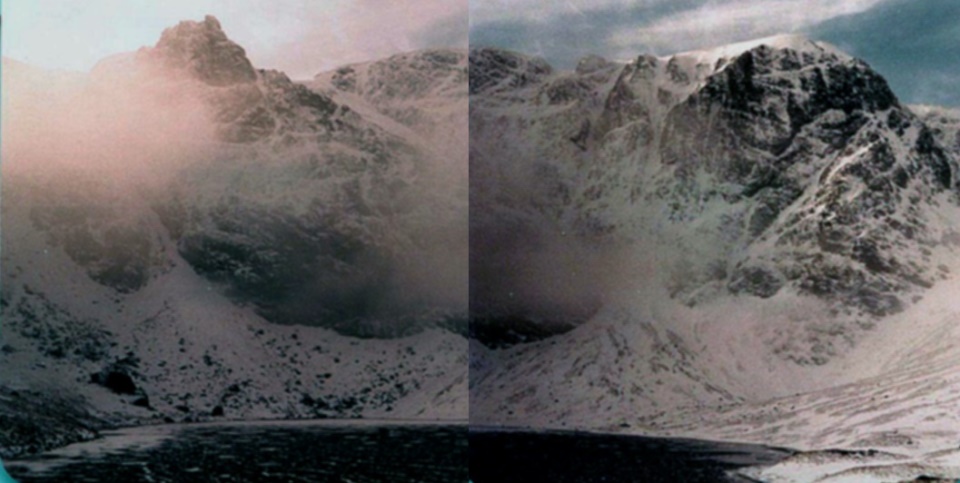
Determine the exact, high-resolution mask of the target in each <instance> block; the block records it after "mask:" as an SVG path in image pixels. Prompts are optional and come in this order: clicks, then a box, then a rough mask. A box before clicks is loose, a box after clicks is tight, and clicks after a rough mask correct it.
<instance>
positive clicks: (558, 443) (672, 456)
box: [470, 428, 792, 483]
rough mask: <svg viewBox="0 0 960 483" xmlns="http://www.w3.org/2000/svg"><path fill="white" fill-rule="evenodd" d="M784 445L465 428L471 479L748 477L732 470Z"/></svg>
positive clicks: (766, 459)
mask: <svg viewBox="0 0 960 483" xmlns="http://www.w3.org/2000/svg"><path fill="white" fill-rule="evenodd" d="M791 454H792V453H791V452H790V451H788V450H783V449H776V448H768V447H764V446H754V445H745V444H734V443H719V442H709V441H696V440H685V439H662V438H647V437H638V436H625V435H607V434H590V433H577V432H522V431H497V430H492V429H484V428H479V429H474V428H471V430H470V478H471V479H472V480H473V482H474V483H494V482H496V483H509V482H524V483H533V482H553V483H562V482H576V483H591V482H604V483H614V482H637V483H641V482H642V483H660V482H664V483H666V482H670V483H676V482H685V483H697V482H704V483H722V482H745V481H751V480H747V479H745V478H743V477H739V476H736V475H733V474H732V473H731V471H732V470H735V469H737V468H743V467H746V466H758V465H772V464H774V463H776V462H778V461H780V460H782V459H783V458H786V457H787V456H790V455H791Z"/></svg>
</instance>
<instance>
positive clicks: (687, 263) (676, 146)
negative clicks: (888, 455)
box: [470, 35, 960, 446]
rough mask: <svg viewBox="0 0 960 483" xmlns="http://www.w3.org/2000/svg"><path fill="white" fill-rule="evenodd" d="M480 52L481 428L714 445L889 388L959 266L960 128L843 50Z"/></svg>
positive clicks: (475, 246)
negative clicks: (568, 67) (617, 56)
mask: <svg viewBox="0 0 960 483" xmlns="http://www.w3.org/2000/svg"><path fill="white" fill-rule="evenodd" d="M470 62H471V79H470V92H471V99H470V101H471V102H470V151H471V179H470V183H471V199H470V203H471V240H470V247H471V254H470V256H471V262H472V265H471V288H470V289H471V309H472V310H474V309H476V310H475V311H474V312H473V313H472V317H473V320H474V322H475V324H476V327H474V326H472V327H471V331H472V333H473V335H474V336H475V337H477V339H478V342H479V343H477V342H474V343H472V345H471V369H472V370H471V383H470V384H471V407H470V412H471V420H472V421H473V420H477V421H480V422H484V423H491V424H519V425H532V426H547V427H578V428H590V429H606V430H618V431H638V432H643V433H652V434H658V433H659V434H664V433H668V432H669V431H667V430H666V429H664V428H665V427H666V426H671V425H682V426H683V427H684V428H685V431H683V434H685V435H693V436H696V435H698V434H700V433H698V429H697V427H698V426H697V424H696V422H695V421H694V422H690V423H688V424H681V421H683V419H682V418H684V417H688V418H692V417H698V418H699V417H703V418H706V420H709V418H710V417H712V416H711V415H712V414H715V412H716V411H720V410H721V409H718V408H743V407H745V406H744V405H750V404H760V403H762V402H763V401H769V400H772V399H775V398H782V397H788V396H793V395H798V394H806V393H810V394H820V393H816V392H815V391H824V390H827V389H828V388H831V387H835V386H838V385H840V384H843V383H849V384H855V383H857V382H858V381H862V380H864V379H866V378H868V377H884V375H885V374H889V372H890V371H892V370H893V366H886V367H885V366H884V365H883V364H880V363H879V362H878V359H877V358H876V354H877V353H878V352H877V348H879V347H900V348H902V347H904V346H903V334H904V332H903V331H908V330H909V328H908V327H909V326H910V325H911V323H912V324H913V325H915V326H918V327H920V326H923V327H926V325H925V324H919V323H918V322H917V321H916V320H914V321H913V322H910V318H916V317H922V316H923V315H922V314H924V311H925V310H927V309H928V308H929V307H932V305H931V304H932V303H934V302H933V301H931V300H928V297H929V296H930V294H932V293H938V294H939V293H942V292H939V291H937V292H934V291H936V290H938V287H942V286H943V284H945V283H949V282H946V281H947V280H950V279H952V277H953V275H952V274H953V273H955V271H956V269H957V268H958V267H957V264H956V262H955V261H954V260H955V259H956V250H957V242H956V240H957V235H958V232H957V229H956V227H957V226H958V225H957V224H956V223H955V221H956V220H958V218H957V215H958V199H957V177H956V173H957V167H958V165H957V163H958V159H960V158H958V156H957V150H956V145H955V139H953V138H954V137H955V134H956V125H957V123H956V117H955V116H951V115H950V113H949V111H945V110H940V109H935V108H926V109H924V108H917V107H913V108H911V107H908V106H905V105H902V104H901V103H900V102H899V101H898V100H897V98H896V96H895V94H894V93H893V92H892V91H891V90H890V88H889V86H888V85H887V83H886V81H884V79H883V78H882V77H881V76H880V75H879V74H877V73H876V72H874V71H873V70H872V69H871V68H870V66H869V65H867V64H866V63H865V62H863V61H861V60H858V59H855V58H852V57H850V56H848V55H846V54H844V53H843V52H841V51H839V50H838V49H836V48H834V47H832V46H830V45H827V44H823V43H820V42H813V41H810V40H807V39H805V38H803V37H799V36H792V35H791V36H778V37H772V38H767V39H761V40H757V41H753V42H747V43H742V44H735V45H730V46H724V47H720V48H717V49H713V50H706V51H697V52H688V53H681V54H677V55H673V56H670V57H654V56H649V55H642V56H639V57H637V58H636V59H634V60H632V61H630V62H626V63H621V62H612V61H607V60H604V59H601V58H598V57H589V58H586V59H583V60H582V61H581V62H580V63H579V64H578V66H577V68H576V69H575V71H573V72H557V71H554V70H553V69H552V68H551V67H550V66H549V65H548V64H547V63H546V62H544V61H543V60H541V59H536V58H530V57H527V56H524V55H522V54H518V53H513V52H506V51H502V50H498V49H474V50H472V51H471V52H470ZM475 214H476V216H474V215H475ZM931 323H932V324H935V323H937V322H934V321H931ZM524 341H526V342H528V343H521V344H517V343H518V342H524ZM871 351H872V352H871ZM924 353H926V352H925V351H924ZM475 375H476V376H475ZM890 377H895V376H890ZM857 387H860V386H857ZM797 397H800V396H797ZM811 397H813V396H811ZM680 408H686V409H683V410H681V409H680ZM724 411H726V410H724ZM731 411H733V413H735V414H737V415H738V416H737V417H747V416H745V414H747V412H746V410H736V409H735V410H731ZM724 414H725V413H724ZM725 421H728V422H729V418H727V419H726V420H725ZM833 423H836V421H833ZM804 427H805V426H803V424H801V423H798V426H797V430H796V431H793V432H790V433H789V434H791V435H792V436H793V437H795V438H796V442H795V443H794V444H795V445H809V446H817V445H819V444H827V443H825V440H816V439H807V438H812V437H811V436H810V434H809V433H805V432H804ZM766 429H769V431H771V433H754V434H752V435H751V436H750V437H749V438H745V437H739V439H751V440H754V441H760V442H767V439H769V436H770V434H772V432H773V431H775V429H771V428H766ZM711 431H712V430H711ZM708 433H709V434H708ZM701 435H714V433H711V432H709V431H707V430H706V429H704V430H703V432H702V434H701ZM722 436H723V437H724V438H728V439H738V435H736V434H729V433H728V432H725V433H724V434H723V435H722ZM778 441H779V440H778ZM831 443H835V441H831ZM849 443H852V441H847V442H839V443H836V444H849ZM782 444H786V442H783V443H782Z"/></svg>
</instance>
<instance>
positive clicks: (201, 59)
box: [156, 15, 256, 86]
mask: <svg viewBox="0 0 960 483" xmlns="http://www.w3.org/2000/svg"><path fill="white" fill-rule="evenodd" d="M156 52H157V53H159V54H160V55H161V56H162V58H163V59H164V60H165V61H166V62H167V63H168V64H169V65H172V66H174V67H177V68H184V69H187V70H189V71H190V72H191V73H192V74H194V75H195V76H197V78H199V79H200V80H202V81H203V82H206V83H208V84H211V85H217V86H222V85H230V84H236V83H240V82H251V81H254V80H256V71H255V70H254V68H253V65H252V64H251V63H250V60H249V59H247V55H246V52H245V51H244V50H243V47H240V46H239V45H237V44H236V43H234V42H233V41H231V40H230V39H229V38H227V35H226V34H225V33H224V32H223V29H222V27H221V26H220V22H219V21H218V20H217V19H216V18H215V17H213V16H212V15H207V16H206V17H205V18H204V19H203V21H202V22H193V21H183V22H180V23H179V24H177V25H176V26H174V27H171V28H168V29H166V30H164V31H163V34H162V35H161V36H160V41H159V42H157V45H156Z"/></svg>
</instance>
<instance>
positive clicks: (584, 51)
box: [470, 0, 960, 107]
mask: <svg viewBox="0 0 960 483" xmlns="http://www.w3.org/2000/svg"><path fill="white" fill-rule="evenodd" d="M779 33H803V34H806V35H807V36H808V37H810V38H811V39H814V40H824V41H827V42H830V43H832V44H834V45H836V46H838V47H840V48H841V49H842V50H844V51H845V52H847V53H849V54H851V55H854V56H856V57H860V58H862V59H864V60H865V61H867V63H869V64H870V65H871V66H872V67H873V68H874V69H876V70H877V71H878V72H879V73H880V74H881V75H883V76H884V77H885V78H887V80H888V81H889V82H890V85H891V87H892V88H893V90H894V92H895V93H897V95H898V97H900V99H901V100H903V101H905V102H907V103H926V104H938V105H947V106H954V107H957V106H960V89H958V88H957V86H958V85H960V1H956V0H555V1H543V0H470V45H471V46H496V47H503V48H508V49H512V50H517V51H520V52H524V53H527V54H532V55H539V56H542V57H544V58H546V59H547V61H549V62H550V63H551V64H552V65H554V66H555V67H558V68H561V69H565V68H572V67H573V66H574V65H575V64H576V62H577V60H578V59H579V58H581V57H583V56H585V55H588V54H598V55H602V56H605V57H608V58H611V59H621V60H622V59H631V58H633V57H636V56H637V55H639V54H641V53H653V54H656V55H667V54H672V53H676V52H682V51H687V50H694V49H699V48H705V47H712V46H718V45H723V44H727V43H732V42H738V41H743V40H750V39H755V38H761V37H766V36H770V35H775V34H779Z"/></svg>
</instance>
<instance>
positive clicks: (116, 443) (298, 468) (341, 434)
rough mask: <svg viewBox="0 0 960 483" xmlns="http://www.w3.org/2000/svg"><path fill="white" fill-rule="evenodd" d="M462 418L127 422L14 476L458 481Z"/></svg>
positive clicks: (463, 453) (462, 476)
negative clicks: (429, 421)
mask: <svg viewBox="0 0 960 483" xmlns="http://www.w3.org/2000/svg"><path fill="white" fill-rule="evenodd" d="M467 458H468V456H467V427H466V425H408V424H378V423H362V424H350V423H346V424H330V423H325V422H315V423H298V424H283V423H276V424H264V423H256V424H216V425H214V424H205V425H183V426H176V427H169V428H167V427H143V428H129V429H125V430H122V431H119V432H115V433H111V434H108V435H107V436H106V437H104V438H102V439H100V440H95V441H91V442H87V443H81V444H78V445H73V446H71V447H67V448H64V449H61V450H58V451H54V452H51V453H47V454H43V455H39V456H37V457H34V458H30V459H28V460H19V461H8V462H7V468H8V469H9V471H10V473H11V475H12V476H13V477H14V478H15V479H17V480H18V481H20V482H21V483H28V482H33V481H70V482H93V481H107V482H141V481H146V482H228V481H229V482H240V481H244V482H246V481H254V482H255V481H285V482H287V481H289V482H311V483H313V482H353V483H361V482H414V481H416V482H444V483H446V482H458V481H459V482H465V481H467V480H468V460H467Z"/></svg>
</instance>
